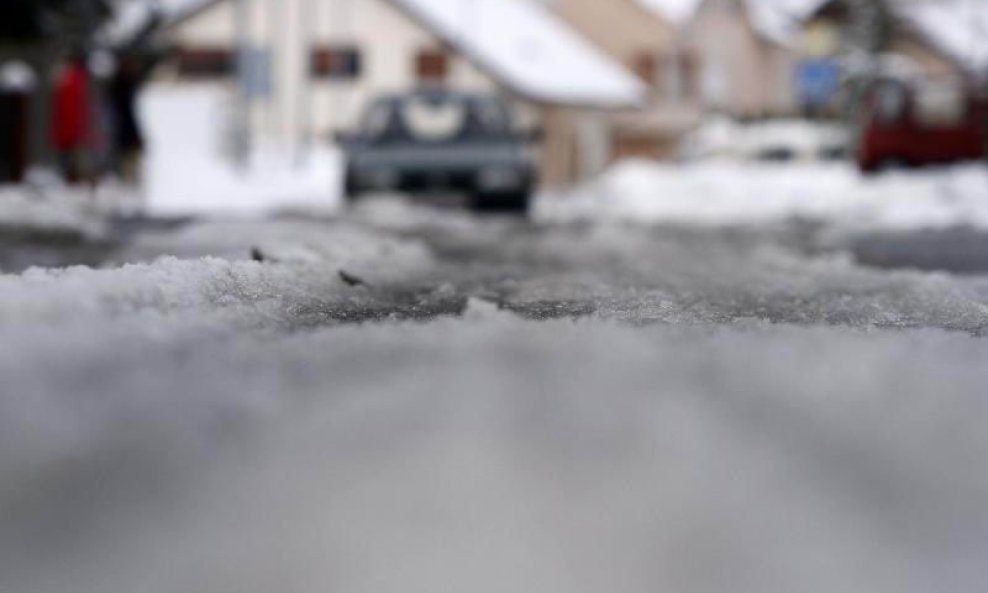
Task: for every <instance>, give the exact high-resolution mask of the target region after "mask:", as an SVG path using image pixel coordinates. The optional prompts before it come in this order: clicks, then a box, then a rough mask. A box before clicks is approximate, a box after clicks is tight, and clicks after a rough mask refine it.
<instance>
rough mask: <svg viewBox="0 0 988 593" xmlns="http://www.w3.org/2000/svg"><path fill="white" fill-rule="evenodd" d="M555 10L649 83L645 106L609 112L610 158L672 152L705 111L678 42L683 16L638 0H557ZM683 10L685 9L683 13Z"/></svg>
mask: <svg viewBox="0 0 988 593" xmlns="http://www.w3.org/2000/svg"><path fill="white" fill-rule="evenodd" d="M550 5H551V6H552V8H553V10H554V11H555V12H556V13H557V14H558V15H559V16H560V17H561V18H562V19H564V20H565V21H566V22H567V23H568V24H570V25H571V26H572V27H574V28H575V29H577V30H578V31H579V32H580V33H582V34H583V35H584V36H585V37H587V38H588V39H590V40H592V41H593V42H594V43H595V44H596V45H597V46H598V47H600V48H601V49H602V50H603V51H605V52H606V53H607V54H608V55H609V56H610V57H611V58H612V59H614V60H616V61H618V62H620V63H622V64H624V65H625V67H626V68H628V69H629V70H630V71H632V72H634V73H635V75H636V76H637V77H638V78H639V80H640V81H641V82H642V83H643V84H644V85H645V87H646V89H647V90H646V93H647V98H646V104H645V108H644V109H638V110H625V111H623V112H617V113H611V114H608V115H607V118H606V120H605V121H601V122H598V127H602V128H604V129H606V134H607V136H608V138H609V140H608V147H609V148H608V151H609V158H611V159H620V158H625V157H650V158H659V159H662V158H669V157H672V156H674V155H675V153H676V151H677V146H678V143H679V141H680V139H681V138H682V137H683V135H684V134H686V133H687V132H689V131H690V130H691V129H692V128H693V127H695V126H696V125H697V124H698V123H699V121H700V118H701V116H702V110H701V109H700V104H699V103H698V101H697V99H698V96H699V95H698V88H699V87H698V80H699V79H698V70H697V68H696V66H697V64H696V62H695V60H693V56H692V55H691V54H689V53H687V52H686V51H683V48H682V47H681V44H680V31H679V25H680V24H681V22H680V21H678V20H676V19H673V18H665V17H664V16H660V14H658V13H656V12H655V11H653V10H651V9H650V8H649V7H647V6H645V5H643V4H642V3H639V2H638V1H637V0H611V1H610V2H600V1H599V0H554V1H553V2H551V3H550ZM684 16H685V15H684Z"/></svg>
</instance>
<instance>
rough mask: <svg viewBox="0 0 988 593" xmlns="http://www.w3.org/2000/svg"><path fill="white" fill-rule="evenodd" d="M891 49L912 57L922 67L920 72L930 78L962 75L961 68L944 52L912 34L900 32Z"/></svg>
mask: <svg viewBox="0 0 988 593" xmlns="http://www.w3.org/2000/svg"><path fill="white" fill-rule="evenodd" d="M889 51H890V52H891V53H894V54H898V55H901V56H904V57H906V58H908V59H910V60H911V61H912V62H913V63H914V64H916V66H918V67H919V69H920V74H921V75H922V76H924V77H930V78H950V77H955V76H961V74H962V72H961V69H960V68H959V67H958V66H957V65H956V64H955V63H954V62H952V61H950V60H948V59H947V58H946V57H944V55H943V54H942V53H940V52H939V51H937V50H935V49H934V48H932V47H930V45H929V44H927V43H924V42H922V41H921V40H919V39H916V38H915V37H914V36H912V35H908V34H900V35H897V36H896V37H895V39H894V40H893V41H892V45H891V47H890V48H889Z"/></svg>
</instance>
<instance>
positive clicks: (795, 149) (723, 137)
mask: <svg viewBox="0 0 988 593" xmlns="http://www.w3.org/2000/svg"><path fill="white" fill-rule="evenodd" d="M849 143H850V133H849V132H848V130H847V127H846V126H843V125H840V124H834V123H819V122H812V121H808V120H803V119H776V120H770V121H765V122H757V123H747V124H746V123H740V122H737V121H735V120H733V119H731V118H728V117H711V118H708V119H707V120H706V121H704V122H703V124H702V125H700V126H699V127H698V128H697V129H695V130H693V131H692V132H691V133H690V134H688V135H687V136H686V138H685V139H684V141H683V144H682V148H681V154H680V156H681V157H682V158H684V159H687V160H696V159H713V158H719V159H746V160H758V159H761V158H764V155H765V154H768V153H772V152H785V153H787V154H788V155H789V156H790V157H791V158H792V159H794V160H807V161H812V160H824V159H826V158H831V157H829V155H832V154H838V155H839V154H841V153H842V152H846V150H847V147H848V145H849Z"/></svg>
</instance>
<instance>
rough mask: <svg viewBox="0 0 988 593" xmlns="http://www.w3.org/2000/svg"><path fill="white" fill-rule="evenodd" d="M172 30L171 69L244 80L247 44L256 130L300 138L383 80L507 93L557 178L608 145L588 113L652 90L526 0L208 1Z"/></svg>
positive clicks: (565, 178)
mask: <svg viewBox="0 0 988 593" xmlns="http://www.w3.org/2000/svg"><path fill="white" fill-rule="evenodd" d="M170 1H171V2H183V1H184V2H189V1H193V2H194V1H195V0H170ZM238 19H239V20H238ZM170 38H171V40H172V41H173V43H174V44H175V45H176V46H177V48H178V50H177V58H176V59H175V60H174V62H173V64H172V66H171V67H170V68H169V69H168V70H166V71H165V72H164V73H163V74H162V76H161V77H162V79H163V80H167V81H170V82H171V83H173V84H214V85H215V84H221V85H228V86H229V87H230V88H231V90H236V86H235V85H233V84H232V83H233V81H234V80H235V79H236V76H235V75H236V74H237V72H236V70H237V67H238V60H237V56H238V55H240V56H241V57H242V58H243V59H244V61H243V62H241V63H240V64H241V65H242V66H243V68H244V71H243V72H241V74H242V76H241V77H240V80H241V81H242V82H243V85H242V88H241V90H242V91H245V94H246V97H247V100H248V102H249V105H250V107H249V111H250V125H249V128H250V133H251V135H252V136H253V137H254V138H255V139H259V141H264V142H267V141H273V142H278V143H281V144H282V145H290V146H294V147H296V148H297V147H299V146H300V145H304V144H305V143H308V142H313V141H317V142H318V141H323V139H328V138H330V137H331V135H332V133H333V132H338V131H345V130H349V129H351V128H352V127H353V126H355V125H356V124H357V122H358V119H359V115H360V113H361V111H362V110H363V107H364V105H365V104H366V103H367V101H369V100H370V99H372V98H373V97H375V96H377V95H379V94H381V93H385V92H391V91H402V90H411V89H414V88H416V87H418V86H423V85H431V86H435V85H445V86H449V87H451V88H456V89H459V90H467V91H496V92H500V93H503V94H504V95H506V96H507V97H509V98H510V99H511V100H512V102H513V103H514V104H515V106H516V108H517V110H518V111H519V112H520V113H521V114H522V118H523V120H525V121H526V122H528V123H529V124H532V125H538V126H540V127H541V128H542V129H544V132H545V134H544V140H543V145H542V147H541V155H542V168H543V171H542V173H543V181H544V182H546V183H549V184H563V183H567V182H571V181H573V180H576V179H578V178H580V177H582V176H585V175H588V174H592V173H595V172H597V171H599V170H600V169H601V168H602V167H603V166H604V165H605V164H606V160H605V156H604V155H605V151H604V150H603V149H602V148H601V146H600V144H601V139H600V138H599V137H598V136H595V135H594V134H592V133H588V132H586V131H585V130H587V129H590V128H592V125H590V124H588V122H593V121H594V120H595V119H598V118H599V117H601V114H605V113H607V112H609V111H611V110H615V109H622V108H629V107H633V106H635V105H637V104H638V103H639V102H640V101H641V100H642V99H643V97H644V88H643V85H642V84H641V83H639V82H638V81H637V80H636V79H635V77H634V76H633V75H632V74H631V73H629V72H628V71H627V70H625V69H624V68H623V67H622V66H621V65H620V64H618V63H616V62H615V61H614V60H612V59H610V58H608V57H607V56H606V55H605V54H604V53H603V52H601V51H600V50H599V49H597V48H596V47H595V46H594V45H593V44H591V43H590V42H589V41H587V40H585V39H584V38H583V37H582V36H580V35H579V34H578V33H577V32H575V31H574V30H572V29H571V28H570V27H568V26H567V25H566V24H564V23H563V22H562V21H560V20H559V19H558V18H557V17H556V16H554V15H553V14H552V13H550V12H549V11H547V10H546V9H544V8H543V7H541V6H539V5H538V4H535V3H532V2H530V1H529V0H312V1H307V0H220V1H206V2H201V3H200V5H199V7H198V8H197V9H196V10H195V11H194V15H193V17H192V18H185V19H182V20H181V22H178V23H176V25H175V26H174V27H173V28H172V30H171V32H170ZM239 44H244V45H246V46H247V51H246V52H243V53H241V54H238V52H237V51H236V50H237V48H238V46H239Z"/></svg>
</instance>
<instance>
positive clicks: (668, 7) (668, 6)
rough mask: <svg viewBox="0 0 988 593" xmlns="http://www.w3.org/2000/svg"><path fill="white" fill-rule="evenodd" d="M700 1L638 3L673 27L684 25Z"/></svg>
mask: <svg viewBox="0 0 988 593" xmlns="http://www.w3.org/2000/svg"><path fill="white" fill-rule="evenodd" d="M700 2H702V0H638V3H639V4H640V5H642V6H644V7H645V8H647V9H648V10H650V11H652V12H654V13H656V14H657V15H659V17H661V18H662V19H665V20H666V21H667V22H669V23H671V24H673V25H675V26H682V25H685V24H686V23H687V22H689V20H690V19H691V18H693V15H694V14H696V9H697V8H698V7H699V6H700Z"/></svg>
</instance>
